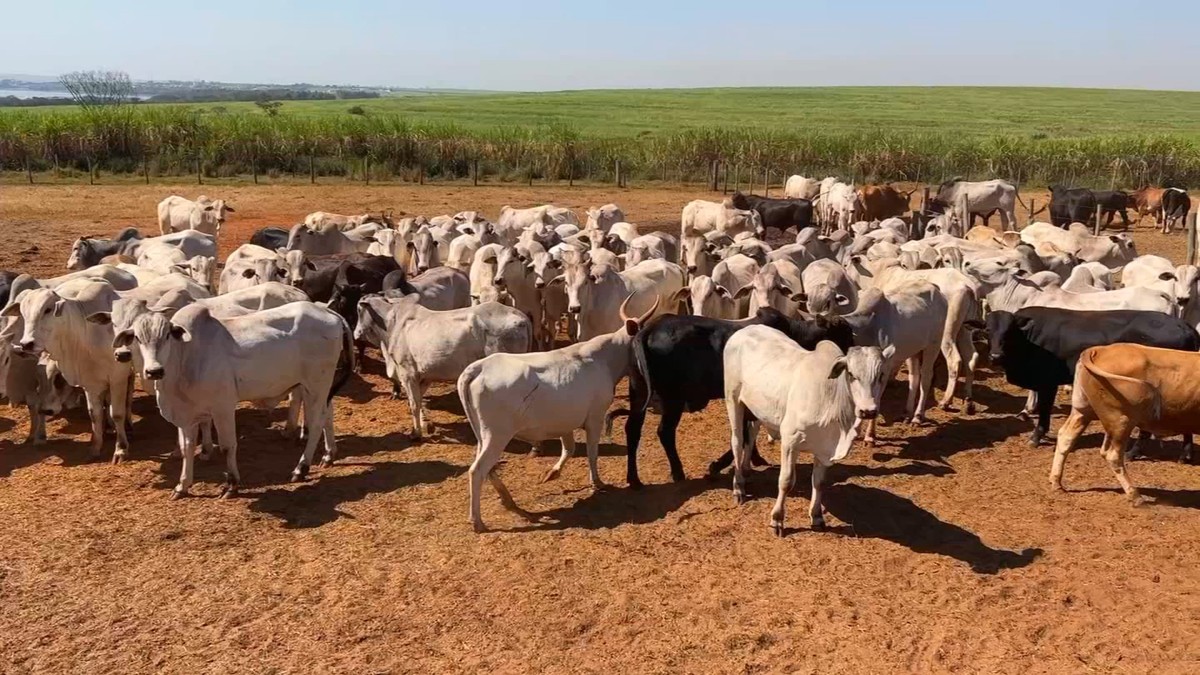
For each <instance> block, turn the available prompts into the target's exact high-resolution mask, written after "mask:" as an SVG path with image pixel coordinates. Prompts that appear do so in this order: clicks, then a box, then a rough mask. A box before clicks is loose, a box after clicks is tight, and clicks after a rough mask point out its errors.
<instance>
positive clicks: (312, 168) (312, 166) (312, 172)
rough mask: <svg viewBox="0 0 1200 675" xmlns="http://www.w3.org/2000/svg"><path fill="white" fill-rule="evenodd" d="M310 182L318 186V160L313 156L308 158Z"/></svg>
mask: <svg viewBox="0 0 1200 675" xmlns="http://www.w3.org/2000/svg"><path fill="white" fill-rule="evenodd" d="M308 182H309V183H312V184H313V185H316V184H317V160H316V158H314V157H313V156H312V155H309V156H308Z"/></svg>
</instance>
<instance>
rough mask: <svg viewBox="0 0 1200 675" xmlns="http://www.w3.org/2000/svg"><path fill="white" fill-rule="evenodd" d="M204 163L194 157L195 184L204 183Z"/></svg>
mask: <svg viewBox="0 0 1200 675" xmlns="http://www.w3.org/2000/svg"><path fill="white" fill-rule="evenodd" d="M203 169H204V163H203V162H202V161H201V160H200V158H199V157H196V185H204V172H203Z"/></svg>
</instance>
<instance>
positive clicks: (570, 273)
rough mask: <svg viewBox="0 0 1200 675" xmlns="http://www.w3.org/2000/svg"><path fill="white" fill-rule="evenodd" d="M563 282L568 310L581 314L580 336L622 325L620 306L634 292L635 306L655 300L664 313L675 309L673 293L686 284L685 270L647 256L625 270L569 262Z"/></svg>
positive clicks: (586, 338) (612, 329)
mask: <svg viewBox="0 0 1200 675" xmlns="http://www.w3.org/2000/svg"><path fill="white" fill-rule="evenodd" d="M559 279H562V282H559V281H558V279H555V280H554V282H553V283H563V284H564V285H565V286H566V290H567V305H568V307H567V311H568V312H570V313H572V314H575V315H577V320H578V321H579V339H580V340H590V339H592V338H594V337H597V336H600V335H604V334H607V333H611V332H613V331H614V330H616V329H617V328H618V327H619V326H620V325H621V319H620V317H619V316H618V313H617V310H618V308H619V307H620V306H621V303H622V300H623V299H624V298H626V297H628V296H630V295H633V296H634V299H633V303H632V304H633V305H634V306H635V307H639V308H641V307H647V306H649V305H650V304H651V303H653V304H654V306H655V307H656V308H658V310H659V311H661V312H662V313H667V312H671V311H672V310H673V309H674V305H672V297H673V296H674V295H675V292H676V291H678V290H679V289H681V288H683V271H682V270H680V269H679V266H678V265H676V264H675V263H672V262H667V261H665V260H647V261H646V262H644V263H641V264H640V265H638V266H636V267H631V268H629V269H627V270H625V271H624V272H617V270H616V268H614V267H612V266H611V265H595V264H592V265H588V264H586V263H568V264H567V265H566V267H565V269H564V270H563V276H561V277H559Z"/></svg>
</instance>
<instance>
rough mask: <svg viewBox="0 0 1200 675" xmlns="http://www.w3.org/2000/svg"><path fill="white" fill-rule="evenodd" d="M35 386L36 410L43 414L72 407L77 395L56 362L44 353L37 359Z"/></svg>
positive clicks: (54, 413) (52, 413) (56, 412)
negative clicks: (36, 392)
mask: <svg viewBox="0 0 1200 675" xmlns="http://www.w3.org/2000/svg"><path fill="white" fill-rule="evenodd" d="M37 388H38V411H39V412H41V413H42V414H43V415H57V414H59V413H61V412H62V411H63V410H65V409H67V408H70V407H72V405H73V404H74V403H75V402H76V399H77V398H78V395H79V392H78V390H76V389H75V387H72V386H71V384H70V383H69V382H67V378H65V377H63V374H62V368H60V367H59V365H58V362H57V361H55V360H54V359H51V358H49V357H48V356H46V355H45V354H43V355H42V357H41V358H40V359H38V367H37Z"/></svg>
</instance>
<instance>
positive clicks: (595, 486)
mask: <svg viewBox="0 0 1200 675" xmlns="http://www.w3.org/2000/svg"><path fill="white" fill-rule="evenodd" d="M592 492H593V493H596V492H608V483H603V482H601V483H592Z"/></svg>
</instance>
